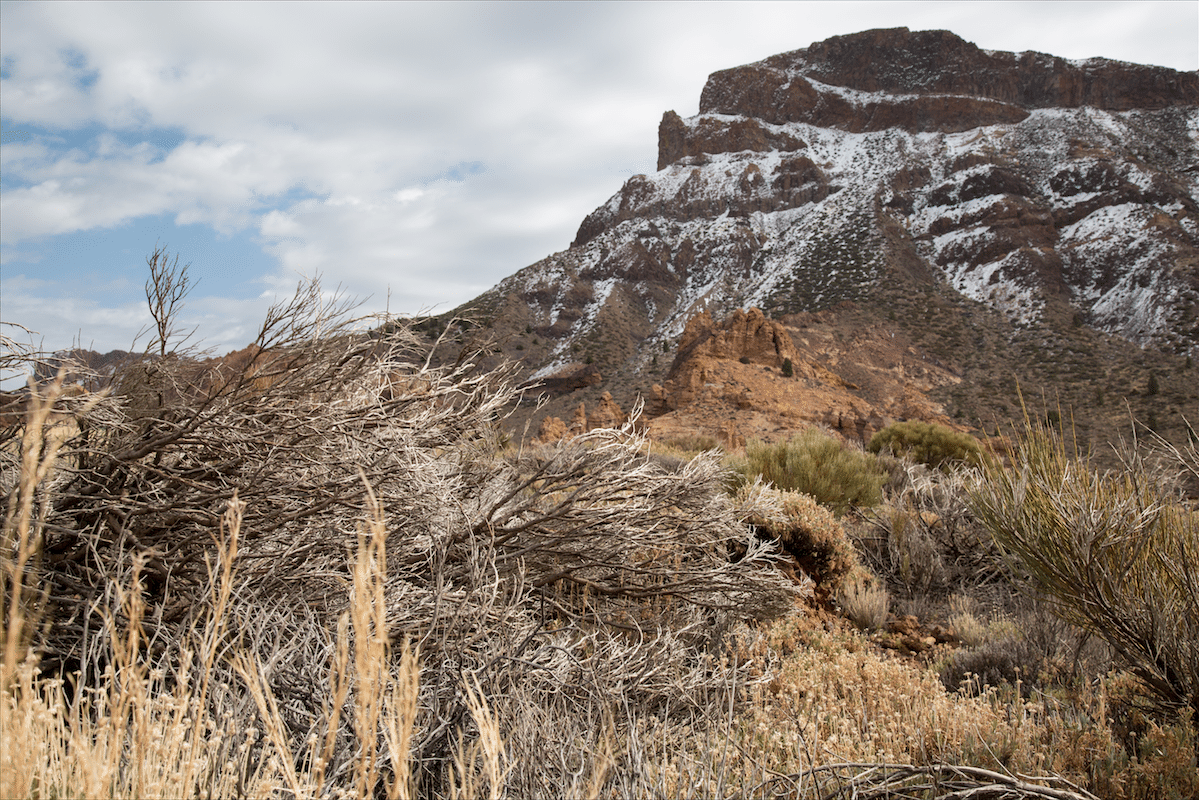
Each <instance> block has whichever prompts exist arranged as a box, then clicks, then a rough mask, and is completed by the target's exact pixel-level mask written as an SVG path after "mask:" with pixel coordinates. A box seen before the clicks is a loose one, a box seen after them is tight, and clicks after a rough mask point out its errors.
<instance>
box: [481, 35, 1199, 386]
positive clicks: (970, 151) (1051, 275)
mask: <svg viewBox="0 0 1199 800" xmlns="http://www.w3.org/2000/svg"><path fill="white" fill-rule="evenodd" d="M830 43H832V44H830ZM971 48H973V49H971ZM883 50H885V51H886V53H890V54H891V56H890V57H891V59H892V60H891V62H886V63H892V64H902V63H908V64H909V68H908V69H907V72H903V71H899V72H895V71H894V70H893V73H894V74H888V75H882V76H881V77H880V76H878V75H872V73H871V70H872V69H874V70H876V71H877V70H879V69H882V67H880V66H879V65H880V64H883V63H884V62H883V61H880V59H879V54H880V52H882V51H883ZM904 53H907V54H908V55H904ZM913 53H914V54H915V55H911V54H913ZM896 54H898V55H896ZM822 58H823V59H825V60H823V61H822V60H821V59H822ZM971 59H974V60H975V61H977V62H978V65H976V66H977V68H976V69H974V72H975V73H977V74H976V75H975V76H974V77H973V78H971V80H973V81H974V82H973V83H971V80H965V79H961V78H960V77H959V76H958V75H957V72H959V71H960V70H961V69H963V68H967V67H970V64H971V63H973V62H971ZM912 65H915V66H912ZM987 70H990V71H989V72H988V71H987ZM905 76H906V77H905ZM979 76H981V77H979ZM988 76H989V77H988ZM1195 78H1196V76H1195V75H1194V74H1192V73H1174V72H1172V71H1170V70H1163V69H1159V68H1151V67H1140V66H1137V65H1122V64H1119V63H1118V62H1108V61H1103V60H1091V61H1087V62H1081V63H1074V62H1065V61H1062V60H1061V59H1053V57H1051V56H1043V55H1042V54H1020V55H1019V56H1016V55H1014V54H995V53H984V52H983V51H979V50H978V49H977V48H974V46H973V45H970V44H969V43H966V42H962V40H960V39H958V38H957V37H954V36H953V35H952V34H948V33H946V32H923V33H914V34H913V33H909V32H907V31H905V30H903V29H900V30H899V31H883V32H867V33H864V34H859V35H858V36H857V37H856V38H855V37H837V39H836V40H829V42H825V43H819V44H817V45H813V46H812V47H811V48H809V49H808V50H801V51H796V52H794V53H790V54H783V55H781V56H776V57H772V58H771V59H766V60H765V61H763V62H759V63H758V64H754V65H748V66H746V67H739V68H736V69H734V70H725V71H722V72H720V73H715V74H714V75H713V76H712V78H710V79H709V84H708V86H707V87H705V89H704V99H703V100H702V101H701V112H703V113H700V114H698V115H696V116H695V117H692V118H690V119H687V120H682V119H680V118H679V117H678V115H676V114H674V112H667V114H666V115H665V116H664V117H663V121H662V125H661V127H660V131H659V163H660V166H661V168H660V169H659V170H658V172H656V173H654V174H652V175H636V176H633V177H632V178H630V179H629V180H628V181H627V182H626V183H625V185H624V186H623V187H622V188H621V190H620V191H619V192H618V193H617V194H615V195H613V197H612V198H611V199H610V200H608V202H607V203H605V204H604V205H602V206H601V207H600V208H598V209H596V210H595V211H594V212H592V213H591V214H590V215H588V217H587V218H586V219H585V220H584V221H583V223H582V225H581V226H580V228H579V234H578V236H577V237H576V240H575V242H574V244H573V245H572V246H571V247H570V248H569V249H568V250H565V251H563V252H560V253H556V254H554V255H552V256H550V257H548V258H546V259H544V260H543V261H541V262H538V263H537V264H534V265H532V266H530V267H528V268H526V269H524V270H521V271H520V272H518V273H517V274H515V275H513V276H512V277H510V278H508V279H506V280H505V281H503V282H501V283H500V284H499V285H498V286H496V287H495V288H494V289H492V290H491V291H490V292H488V293H487V294H485V295H484V296H483V297H481V298H479V300H478V301H477V302H476V304H475V305H476V306H477V307H481V308H490V309H492V310H493V312H494V313H495V314H496V315H500V316H502V317H503V318H504V319H505V320H507V321H509V322H513V323H517V324H521V325H525V326H527V328H528V329H529V330H533V331H535V332H536V334H537V336H538V337H539V339H538V340H539V341H540V338H541V337H543V338H544V339H545V349H544V354H543V355H544V357H541V358H540V360H539V361H538V362H537V363H534V364H532V365H531V366H532V367H534V368H535V369H536V373H535V376H536V377H541V376H545V375H549V374H551V373H553V372H555V371H560V370H562V369H563V368H565V367H567V366H568V365H571V364H577V363H579V362H582V361H584V360H586V361H587V362H588V363H591V362H592V361H595V362H598V363H600V364H603V365H604V368H605V369H614V368H616V367H618V366H620V365H624V367H628V368H632V369H633V370H634V371H636V370H638V369H639V368H640V367H642V366H644V365H645V364H647V363H649V362H650V361H651V360H652V359H654V358H655V357H656V354H658V353H660V352H662V351H663V348H664V346H666V347H668V346H669V342H671V341H672V340H674V339H676V338H677V337H678V336H679V335H680V334H681V332H682V330H683V328H684V326H685V324H686V322H687V320H688V319H689V318H690V317H691V316H693V315H694V314H695V313H697V312H698V311H700V310H705V309H706V310H709V311H712V312H713V313H714V314H724V313H727V312H729V311H731V310H733V309H735V308H746V307H750V306H758V307H761V308H762V309H763V310H765V311H766V312H767V313H768V314H772V315H781V314H786V313H796V312H802V311H815V310H820V309H825V308H829V307H832V306H835V305H836V304H838V303H840V302H843V301H846V300H862V299H865V298H866V297H868V296H869V295H870V292H871V291H872V290H873V287H875V286H876V285H877V284H878V281H879V278H880V277H881V276H882V275H883V274H884V273H885V271H886V270H888V269H890V268H892V266H891V265H893V264H894V263H895V261H896V259H897V257H898V256H897V255H896V253H895V252H893V251H894V250H895V248H896V247H898V246H900V245H897V244H896V237H895V236H893V235H891V236H889V235H887V234H886V231H887V230H891V231H896V230H897V231H900V232H901V233H902V238H903V239H904V240H905V241H904V242H903V244H902V246H903V247H907V248H910V249H911V250H912V251H913V252H914V253H916V254H917V255H918V257H919V258H920V259H921V260H922V261H923V263H924V264H925V265H926V266H927V268H928V270H929V273H930V274H931V275H936V276H939V277H940V279H941V280H943V281H945V282H946V283H948V284H949V285H950V286H952V287H953V288H954V289H956V290H957V291H959V292H961V293H962V294H964V295H966V296H967V297H970V298H972V299H975V300H978V301H980V302H983V303H986V304H988V305H990V306H991V307H993V308H995V309H997V310H999V311H1002V312H1003V313H1004V314H1006V315H1008V317H1009V318H1010V319H1012V320H1014V321H1017V322H1022V323H1027V322H1029V321H1031V320H1033V319H1035V318H1037V316H1038V315H1040V314H1042V313H1043V311H1044V309H1045V307H1046V304H1047V303H1051V302H1064V303H1070V304H1072V305H1073V306H1074V307H1075V308H1076V310H1077V314H1078V315H1079V317H1080V319H1082V320H1083V321H1085V322H1086V323H1087V324H1090V325H1092V326H1094V327H1096V328H1099V329H1101V330H1104V331H1107V332H1110V333H1114V334H1117V335H1119V336H1122V337H1125V338H1127V339H1129V340H1131V341H1133V342H1136V343H1138V344H1140V345H1142V346H1147V345H1152V346H1156V347H1162V348H1165V349H1169V350H1173V351H1176V352H1190V353H1196V354H1199V202H1197V199H1199V81H1197V80H1196V79H1195ZM929 87H932V88H929ZM1071 87H1073V88H1071ZM1138 87H1139V88H1138ZM965 90H974V91H978V92H980V94H979V95H977V96H970V95H967V94H963V92H964V91H965ZM946 92H948V93H946ZM1137 97H1142V98H1143V99H1144V102H1143V103H1142V105H1143V107H1136V98H1137ZM1088 100H1090V101H1091V102H1090V103H1088V102H1087V101H1088ZM1054 103H1057V105H1054ZM1104 104H1106V105H1107V106H1108V107H1106V108H1105V107H1102V106H1103V105H1104ZM730 110H739V112H740V113H729V112H730ZM980 120H981V121H983V122H986V124H978V125H973V124H971V123H972V122H974V121H980ZM622 368H623V367H622Z"/></svg>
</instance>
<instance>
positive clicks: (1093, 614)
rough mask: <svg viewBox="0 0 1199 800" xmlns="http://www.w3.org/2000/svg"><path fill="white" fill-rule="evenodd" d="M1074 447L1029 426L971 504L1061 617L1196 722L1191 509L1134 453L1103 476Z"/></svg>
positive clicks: (1197, 548)
mask: <svg viewBox="0 0 1199 800" xmlns="http://www.w3.org/2000/svg"><path fill="white" fill-rule="evenodd" d="M1072 449H1073V448H1070V449H1068V448H1067V443H1066V442H1065V438H1064V436H1063V434H1062V432H1061V431H1060V430H1058V429H1054V428H1051V427H1048V426H1045V425H1042V424H1039V423H1036V422H1033V421H1031V420H1026V428H1025V432H1024V436H1023V440H1022V441H1021V443H1020V446H1019V448H1018V450H1017V454H1016V459H1015V464H1014V466H1013V467H1012V468H1011V469H1005V468H1002V467H1000V466H998V465H991V466H990V467H988V468H987V470H986V473H985V476H984V478H983V479H982V480H981V481H980V482H979V484H978V486H977V488H976V489H975V490H974V491H973V493H972V495H971V506H972V508H973V509H974V512H975V513H976V514H977V516H978V517H979V518H980V519H981V520H982V521H983V522H984V523H985V524H986V525H987V526H988V528H989V529H990V530H991V531H992V533H993V534H994V537H995V540H996V541H997V542H998V543H999V544H1000V546H1002V548H1003V549H1004V551H1005V552H1006V553H1007V554H1008V556H1009V557H1010V558H1011V560H1012V562H1013V565H1014V567H1015V568H1016V569H1019V570H1021V571H1022V572H1024V573H1026V574H1027V575H1028V578H1029V580H1030V581H1031V583H1032V586H1033V587H1034V589H1035V591H1036V592H1037V593H1038V594H1039V595H1040V596H1043V597H1045V598H1047V599H1048V600H1049V601H1050V602H1051V603H1052V604H1053V608H1054V610H1055V612H1056V613H1057V614H1058V615H1060V616H1061V617H1062V618H1063V619H1065V620H1067V621H1069V622H1070V623H1072V624H1074V625H1077V626H1079V627H1080V628H1082V629H1084V630H1087V631H1089V632H1091V633H1093V634H1094V635H1096V636H1099V637H1101V638H1103V639H1104V640H1105V641H1106V642H1107V643H1108V644H1110V645H1111V647H1112V648H1113V649H1114V650H1115V651H1116V653H1117V654H1119V656H1120V657H1121V658H1122V659H1123V660H1124V661H1125V663H1127V665H1128V667H1129V669H1131V670H1132V671H1133V672H1134V673H1135V674H1136V675H1137V676H1138V677H1139V678H1140V679H1141V680H1142V681H1143V682H1144V684H1145V687H1146V689H1147V691H1148V692H1150V693H1151V695H1152V696H1153V697H1154V698H1155V699H1156V702H1157V703H1158V704H1159V705H1160V706H1161V707H1162V708H1163V709H1164V710H1175V711H1177V710H1179V709H1183V708H1188V707H1189V708H1190V710H1191V711H1190V713H1191V714H1192V716H1193V718H1194V717H1196V716H1199V514H1196V512H1195V511H1194V510H1192V509H1190V508H1188V507H1186V506H1185V505H1184V504H1183V503H1181V502H1180V501H1179V499H1178V498H1177V496H1175V495H1173V494H1171V493H1170V492H1169V491H1168V486H1169V484H1168V483H1164V482H1163V481H1162V480H1160V479H1159V478H1157V477H1155V476H1154V475H1153V471H1152V470H1151V468H1150V467H1149V466H1148V465H1147V463H1146V461H1145V458H1144V456H1143V454H1141V453H1139V452H1138V451H1136V450H1135V449H1134V450H1133V451H1132V452H1131V453H1130V454H1129V455H1128V456H1127V459H1128V460H1127V463H1126V465H1125V468H1124V469H1123V470H1121V471H1120V472H1118V473H1103V474H1101V473H1098V472H1096V471H1094V470H1093V469H1091V467H1090V466H1089V464H1088V463H1087V461H1086V460H1085V459H1082V458H1077V457H1073V456H1071V455H1069V454H1068V453H1069V452H1070V451H1071V450H1072ZM1191 463H1199V461H1196V462H1191ZM1181 465H1182V466H1184V467H1185V466H1186V465H1187V462H1185V461H1183V462H1181Z"/></svg>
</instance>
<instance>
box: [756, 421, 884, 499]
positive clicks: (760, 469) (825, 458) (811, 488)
mask: <svg viewBox="0 0 1199 800" xmlns="http://www.w3.org/2000/svg"><path fill="white" fill-rule="evenodd" d="M742 470H743V471H744V473H745V475H746V476H748V477H750V478H752V477H754V476H756V475H760V476H762V479H763V480H766V481H769V482H771V483H773V484H774V485H775V486H776V487H777V488H779V489H789V490H792V491H796V492H803V493H804V494H809V495H811V496H812V497H814V498H815V499H816V501H817V502H818V503H820V504H821V505H825V506H828V507H829V508H831V509H833V511H834V512H836V513H837V514H838V515H841V514H844V513H845V512H846V511H848V510H849V508H850V507H851V506H857V507H866V506H876V505H878V504H879V503H880V502H882V487H883V483H884V482H885V481H886V479H887V474H886V473H885V472H884V470H883V469H882V468H881V467H880V466H879V464H878V459H877V458H875V457H874V456H872V455H870V454H868V453H863V452H861V451H860V450H855V449H853V448H851V447H847V446H846V445H844V444H842V443H841V442H839V441H837V440H836V439H834V438H833V437H832V436H829V435H828V434H826V433H824V432H822V431H820V430H818V429H816V428H809V429H807V430H806V431H804V432H803V433H800V434H799V435H797V436H793V437H791V439H789V440H788V441H786V442H778V443H775V444H769V443H766V442H759V441H752V442H750V443H749V444H747V445H746V446H745V463H744V465H743V466H742Z"/></svg>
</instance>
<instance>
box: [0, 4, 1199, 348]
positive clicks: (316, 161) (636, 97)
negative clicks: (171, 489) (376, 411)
mask: <svg viewBox="0 0 1199 800" xmlns="http://www.w3.org/2000/svg"><path fill="white" fill-rule="evenodd" d="M1197 8H1199V6H1196V4H1194V3H1139V2H1131V3H1044V2H1036V3H982V2H965V3H948V2H946V3H941V2H934V3H905V2H862V3H819V2H805V3H704V4H691V3H637V4H632V3H628V4H624V3H615V4H607V3H603V4H580V3H562V4H543V3H527V4H522V3H515V4H513V3H496V4H475V3H469V4H439V3H394V4H379V3H348V2H340V3H336V4H319V3H294V4H284V3H237V4H231V3H169V4H167V3H159V4H152V3H105V2H88V3H39V4H33V3H28V4H4V5H3V6H2V7H0V15H2V17H3V20H2V21H3V24H2V25H0V51H2V52H3V59H4V79H3V93H4V105H3V109H2V111H3V116H4V119H5V126H6V130H7V129H12V128H16V129H20V128H21V127H22V126H26V127H30V128H33V129H35V130H38V131H39V132H40V131H42V130H46V129H48V130H49V131H50V134H51V135H40V134H39V136H37V137H34V138H33V139H24V140H20V141H18V140H15V139H13V140H9V139H6V143H5V145H4V148H3V155H2V162H0V163H2V166H3V170H4V179H5V185H4V191H3V197H2V198H0V214H3V219H4V225H3V229H2V231H0V233H2V237H3V239H2V241H3V242H4V245H5V248H4V253H3V263H4V264H5V265H6V267H5V270H4V273H3V280H4V308H3V312H4V318H5V319H18V317H17V314H24V313H33V312H34V311H35V310H36V309H37V308H38V306H37V303H36V302H35V301H36V300H37V298H38V297H40V298H41V300H42V301H46V298H48V297H50V296H51V295H50V294H46V293H47V292H49V291H50V290H49V289H46V288H45V287H43V288H42V289H40V290H35V288H34V287H33V286H32V284H28V285H22V287H21V288H20V289H19V290H18V289H15V288H13V287H14V286H16V284H15V283H14V282H13V278H12V277H11V276H10V272H12V273H13V275H16V274H21V272H22V271H23V272H25V273H31V274H32V270H33V269H38V268H39V267H37V266H36V265H34V264H33V263H32V262H33V261H34V260H35V259H37V258H43V256H42V251H41V250H39V244H38V243H39V242H45V241H53V240H54V237H59V236H63V235H69V234H73V233H77V232H79V231H89V230H110V229H116V228H118V227H120V226H122V225H125V226H129V225H130V224H132V225H133V227H134V228H136V226H137V224H138V221H139V220H143V219H149V218H159V217H161V215H163V214H167V215H170V216H171V217H172V218H173V219H175V221H176V224H178V225H189V224H193V223H201V224H203V225H206V226H211V227H212V228H215V229H216V230H218V231H219V232H221V233H222V234H223V235H231V234H235V233H238V232H246V231H250V232H253V233H254V235H256V236H257V237H258V239H259V241H260V246H261V247H262V248H263V250H264V251H265V252H266V253H268V254H270V255H271V256H273V257H274V258H275V259H276V260H277V263H278V269H277V270H276V271H275V272H274V273H273V274H270V275H255V276H245V275H239V276H236V277H238V278H240V279H242V280H245V279H246V278H247V277H253V278H255V279H257V280H259V281H261V285H263V286H266V287H268V288H269V289H271V290H276V289H278V290H279V291H283V292H285V293H287V294H290V292H291V290H292V289H293V288H294V285H295V280H296V277H297V273H299V274H303V275H311V274H314V273H318V272H319V273H323V274H324V275H325V279H326V282H333V283H337V282H339V281H340V282H341V283H343V284H344V285H345V286H346V287H347V289H348V290H349V291H350V292H352V293H353V294H356V295H360V296H366V295H371V296H373V298H374V299H373V300H372V301H371V302H372V303H373V304H374V305H375V307H378V308H382V306H383V304H384V303H386V302H387V294H388V291H389V290H390V292H391V297H392V300H391V307H392V308H393V310H394V309H401V310H404V311H416V310H419V309H424V308H428V307H430V306H433V305H441V306H442V307H443V308H444V307H449V306H452V305H455V304H457V303H459V302H462V301H465V300H467V299H470V298H471V297H473V296H474V295H476V294H478V293H479V292H480V291H482V290H484V289H486V288H487V287H489V286H491V285H493V284H494V283H495V282H497V281H498V280H500V279H501V278H503V277H505V276H506V275H508V274H511V273H512V272H514V271H516V270H517V269H519V268H521V267H523V266H525V265H527V264H529V263H531V262H533V261H535V260H537V259H539V258H541V257H543V256H545V255H547V254H549V253H551V252H553V251H557V250H561V249H564V248H565V247H567V246H568V245H569V243H570V241H571V239H573V237H574V234H575V231H576V229H577V227H578V224H579V223H580V222H581V221H582V219H583V217H584V216H585V215H586V214H587V213H588V212H590V211H591V210H592V209H593V208H595V207H596V206H598V205H599V204H601V203H602V202H604V201H605V200H606V199H607V197H609V196H610V195H611V194H612V193H614V192H615V191H617V190H618V189H619V187H620V184H621V182H622V181H623V180H624V178H626V177H627V176H628V175H630V174H632V173H634V172H647V171H650V170H652V169H654V168H655V162H656V155H657V153H656V144H657V124H658V121H659V119H660V117H661V114H662V112H664V111H666V110H667V109H674V110H677V111H678V112H679V113H682V114H684V115H687V114H692V113H694V112H695V110H696V108H697V105H698V100H699V93H700V90H701V88H702V87H703V84H704V81H705V79H706V77H707V75H708V73H710V72H712V71H714V70H717V69H723V68H727V67H732V66H736V65H738V64H743V63H747V62H749V61H754V60H758V59H761V58H764V57H766V56H769V55H773V54H775V53H778V52H783V51H786V50H792V49H796V48H800V47H806V46H807V45H808V44H810V43H812V42H814V41H819V40H821V39H824V38H827V37H828V36H831V35H835V34H841V33H849V32H852V31H855V30H861V29H865V28H871V27H892V26H899V25H906V26H908V27H910V28H913V29H922V28H948V29H951V30H954V31H955V32H957V33H959V34H960V35H962V36H964V37H965V38H967V39H969V40H971V41H975V42H976V43H978V44H979V45H980V46H982V47H988V48H994V49H1016V50H1023V49H1036V50H1042V51H1046V52H1051V53H1054V54H1057V55H1063V56H1066V57H1072V58H1076V57H1085V56H1089V55H1107V56H1110V57H1114V58H1121V59H1125V60H1132V61H1142V62H1148V63H1153V62H1157V63H1163V62H1164V61H1167V60H1168V63H1169V64H1170V65H1172V66H1176V67H1183V68H1187V69H1195V68H1196V66H1199V63H1197V62H1199V44H1196V41H1195V36H1194V31H1195V27H1196V22H1197V20H1199V12H1197ZM163 131H168V132H173V133H172V134H171V135H173V136H175V137H176V138H177V139H180V141H177V142H172V143H171V144H169V145H166V146H159V145H156V144H152V143H151V140H154V137H155V136H159V135H160V134H161V132H163ZM168 138H169V137H168ZM166 234H168V235H169V234H170V231H169V230H168V231H166ZM162 235H163V232H162V231H160V230H159V229H158V228H155V229H154V230H153V231H146V232H145V236H146V241H145V242H144V243H141V242H133V243H132V245H131V246H132V247H134V248H135V249H136V248H138V247H140V248H141V249H142V250H145V251H147V252H148V250H149V249H150V248H151V247H152V246H153V242H154V241H155V240H156V239H158V238H159V237H160V236H162ZM168 238H169V236H168ZM22 254H25V255H22ZM183 255H184V258H185V260H186V259H187V258H189V257H190V254H187V253H185V254H183ZM214 255H215V256H218V257H219V255H220V254H219V252H217V253H215V254H214ZM42 263H43V264H46V265H50V264H51V260H50V259H48V258H43V261H42ZM22 264H23V265H24V266H21V265H22ZM8 265H11V266H8ZM46 268H47V269H49V268H50V267H49V266H47V267H46ZM46 277H48V278H49V277H52V276H49V275H47V276H46ZM63 280H64V281H65V280H67V279H63ZM51 283H53V281H51ZM55 285H57V286H58V287H59V288H58V292H59V295H63V294H64V293H65V294H66V295H69V294H70V292H71V288H70V287H69V286H65V284H64V283H63V281H59V282H58V283H57V284H55ZM134 288H135V289H136V288H138V287H136V286H135V287H134ZM221 289H222V285H221V284H220V282H219V281H217V282H216V285H211V283H210V285H208V286H206V287H205V291H206V292H208V293H209V295H211V297H212V299H211V300H210V301H208V300H205V298H204V297H198V298H195V299H194V300H193V303H197V302H201V301H203V302H211V303H212V304H213V308H212V309H210V313H209V316H205V317H204V319H209V317H210V316H211V315H216V317H212V318H213V319H216V318H217V317H219V318H220V319H223V320H226V321H224V322H220V323H219V327H220V331H221V333H216V332H207V331H206V332H205V337H206V338H211V337H216V338H221V339H225V338H227V337H228V336H232V335H234V334H233V333H230V332H231V331H232V332H238V331H241V330H242V329H243V328H246V327H247V326H248V325H250V321H249V320H247V319H244V318H238V317H237V316H236V315H237V314H249V313H258V312H259V311H260V310H261V309H260V305H255V304H254V303H249V304H243V303H241V302H233V301H226V300H221V299H220V298H221ZM37 291H41V292H42V295H37V294H36V292H37ZM76 291H78V290H76ZM20 292H29V293H30V294H29V295H28V297H29V298H32V299H31V300H30V302H31V303H32V305H29V306H23V305H20V304H19V303H18V302H16V300H14V299H13V298H18V299H19V296H20ZM51 294H52V293H51ZM207 296H208V295H206V297H207ZM139 298H140V294H137V295H135V296H133V297H132V298H131V301H130V302H131V303H134V302H136V301H138V300H139ZM38 302H40V301H38ZM47 302H48V301H47ZM80 302H82V301H80ZM221 303H224V304H225V305H224V307H225V308H227V309H229V310H228V311H227V312H220V311H219V307H221ZM47 307H48V306H47ZM63 308H65V306H64V307H63ZM121 308H124V306H122V307H121ZM75 312H78V314H77V315H76V316H74V317H72V314H75ZM93 312H94V313H93ZM57 313H58V312H55V314H57ZM206 313H208V312H206ZM89 314H90V316H89ZM121 314H124V316H125V317H127V318H128V319H129V320H132V317H129V314H128V312H127V311H122V312H121V313H120V314H117V315H116V316H117V317H120V316H121ZM221 314H224V316H221ZM79 315H82V316H79ZM52 317H53V318H55V319H57V317H55V316H54V314H43V315H42V319H50V318H52ZM114 319H115V317H108V318H106V317H103V315H102V314H100V309H98V308H95V309H92V310H91V311H88V310H87V306H86V303H83V305H77V306H76V307H75V311H72V312H68V311H67V310H64V311H62V324H61V325H60V324H59V323H54V326H53V327H50V328H44V330H46V331H47V335H48V336H49V335H50V331H55V333H54V335H55V336H57V337H58V339H62V338H63V337H64V336H66V337H68V338H69V336H70V335H73V334H74V332H75V330H76V329H77V328H78V327H79V325H80V324H82V323H84V322H87V323H88V324H95V325H96V326H97V330H103V331H105V333H104V334H103V336H101V334H99V333H92V334H91V335H93V336H94V337H95V338H96V340H97V341H98V342H109V341H111V342H112V343H111V344H104V345H103V346H112V347H117V346H126V345H127V342H126V345H122V344H118V343H117V342H118V341H119V340H121V337H124V338H125V339H127V338H128V336H129V329H130V325H129V324H126V325H125V327H123V328H122V327H120V326H119V325H118V324H117V323H116V322H114V321H113V320H114ZM239 320H240V321H239ZM22 321H23V320H22ZM256 321H257V320H254V322H255V323H256ZM68 322H69V326H68ZM130 324H131V323H130ZM205 324H206V325H207V323H205ZM64 326H65V327H64ZM114 326H116V327H114ZM106 337H112V338H111V339H109V338H106ZM230 341H231V342H232V343H233V344H236V340H230ZM66 343H69V342H63V343H61V344H66ZM61 344H60V343H59V342H58V341H57V340H56V341H55V344H54V346H61Z"/></svg>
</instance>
